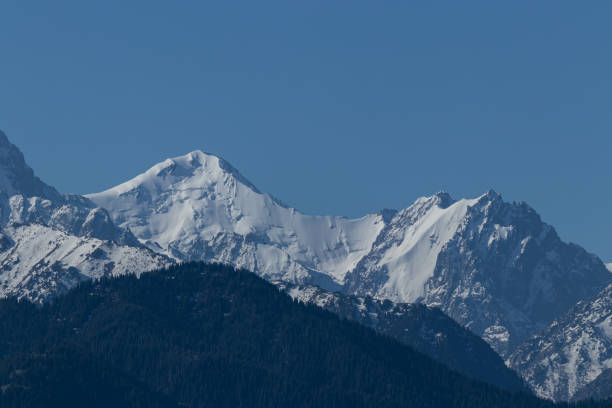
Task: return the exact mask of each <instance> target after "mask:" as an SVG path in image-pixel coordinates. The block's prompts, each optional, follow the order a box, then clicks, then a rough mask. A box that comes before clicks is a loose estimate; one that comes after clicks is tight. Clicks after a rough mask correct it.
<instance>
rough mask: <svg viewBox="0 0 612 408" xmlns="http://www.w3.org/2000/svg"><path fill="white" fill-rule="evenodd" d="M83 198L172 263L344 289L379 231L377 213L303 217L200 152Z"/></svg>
mask: <svg viewBox="0 0 612 408" xmlns="http://www.w3.org/2000/svg"><path fill="white" fill-rule="evenodd" d="M228 169H231V170H230V171H228ZM87 197H88V198H89V199H91V200H92V201H94V202H95V203H96V204H97V205H99V206H101V207H104V208H107V209H110V210H111V213H112V215H113V219H114V221H115V222H116V223H117V224H119V225H120V226H121V227H124V228H129V229H131V230H132V231H133V232H134V233H135V234H136V236H137V237H138V238H139V239H140V240H141V241H142V242H143V243H144V244H146V245H148V246H149V247H150V248H153V249H156V250H158V251H159V252H161V253H164V254H166V255H168V256H171V257H173V258H174V259H177V260H191V259H201V260H208V261H216V262H224V263H231V264H233V265H236V266H239V267H245V268H247V269H250V270H254V271H257V272H258V273H259V274H261V275H263V276H266V277H269V278H271V279H284V280H288V281H292V282H304V281H309V280H311V279H315V280H318V281H320V282H319V283H321V284H323V285H325V286H328V287H334V285H341V284H342V283H343V280H344V276H345V274H346V273H347V272H348V271H349V270H351V269H353V268H354V267H355V265H356V264H357V262H358V261H359V260H360V259H361V258H362V257H363V256H364V255H365V254H366V253H367V252H368V251H369V249H370V247H371V245H372V242H373V241H374V239H375V238H376V236H377V235H378V232H379V231H380V230H381V229H382V228H383V226H384V221H383V219H382V216H380V215H376V214H373V215H367V216H365V217H363V218H360V219H356V220H351V219H347V218H344V217H335V216H320V217H317V216H308V215H304V214H302V213H300V212H299V211H297V210H295V209H293V208H287V207H285V206H283V205H281V204H280V203H279V202H278V201H277V200H275V199H273V198H272V197H271V196H269V195H267V194H262V193H260V192H259V191H258V190H257V189H256V188H255V187H254V186H253V185H252V184H251V183H250V182H248V181H246V179H245V178H244V177H243V176H241V175H240V174H239V173H238V172H237V171H236V170H235V169H234V168H233V167H231V166H229V165H228V164H227V163H225V162H224V161H223V160H222V159H219V158H218V157H215V156H212V155H208V154H205V153H203V152H201V151H195V152H191V153H189V154H187V155H185V156H181V157H176V158H173V159H168V160H166V161H164V162H162V163H159V164H157V165H155V166H153V167H152V168H151V169H150V170H148V171H147V172H145V173H143V174H141V175H139V176H137V177H135V178H134V179H132V180H130V181H128V182H126V183H124V184H121V185H119V186H117V187H115V188H112V189H110V190H107V191H104V192H102V193H98V194H90V195H88V196H87ZM329 278H331V280H330V279H329ZM325 281H329V282H327V283H326V282H325Z"/></svg>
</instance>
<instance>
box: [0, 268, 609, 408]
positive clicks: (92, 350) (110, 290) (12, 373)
mask: <svg viewBox="0 0 612 408" xmlns="http://www.w3.org/2000/svg"><path fill="white" fill-rule="evenodd" d="M0 406H1V407H3V408H4V407H54V406H55V407H70V406H91V407H95V406H100V407H102V406H107V407H108V406H122V407H123V406H125V407H179V406H180V407H294V408H301V407H303V408H307V407H322V406H325V407H351V408H358V407H372V406H376V407H428V408H429V407H431V408H434V407H444V408H447V407H459V408H461V407H466V408H467V407H470V408H478V407H487V408H490V407H500V408H503V407H508V408H510V407H512V408H520V407H553V406H554V405H553V404H552V403H550V402H547V401H542V400H538V399H536V398H535V397H533V396H530V395H527V394H522V393H510V392H505V391H501V390H498V389H496V388H494V387H492V386H489V385H486V384H484V383H480V382H476V381H473V380H470V379H467V378H465V377H463V376H461V375H459V374H457V373H455V372H454V371H451V370H449V369H447V368H446V367H444V366H442V365H440V364H438V363H436V362H434V361H433V360H431V359H430V358H428V357H426V356H424V355H422V354H420V353H418V352H416V351H414V350H413V349H411V348H409V347H407V346H405V345H402V344H400V343H398V342H396V341H394V340H391V339H389V338H386V337H383V336H381V335H378V334H376V333H375V332H374V331H373V330H370V329H367V328H365V327H362V326H360V325H358V324H356V323H352V322H349V321H346V320H341V319H339V318H338V317H336V316H335V315H334V314H332V313H329V312H326V311H323V310H320V309H318V308H317V307H314V306H305V305H302V304H300V303H297V302H294V301H292V300H291V298H289V297H288V296H286V295H284V294H282V293H280V292H279V291H278V290H277V289H276V288H275V287H274V286H272V285H270V284H268V283H267V282H265V281H263V280H262V279H260V278H258V277H257V276H255V275H254V274H251V273H249V272H246V271H241V270H235V269H232V268H230V267H227V266H221V265H208V264H202V263H189V264H184V265H179V266H173V267H170V268H168V269H165V270H160V271H157V272H152V273H147V274H143V275H142V276H141V277H140V279H138V278H136V277H135V276H123V277H120V278H114V279H103V280H101V281H98V282H89V283H84V284H82V285H80V286H79V287H77V288H76V289H74V290H72V291H71V292H69V293H68V294H67V295H64V296H62V297H60V298H58V299H56V301H55V302H54V303H53V304H48V305H45V306H43V307H41V308H37V307H35V306H33V305H31V304H29V303H27V302H17V301H15V300H3V301H1V302H0ZM578 406H580V407H584V408H590V407H612V403H610V402H607V403H604V402H601V403H595V402H585V403H582V404H580V405H578Z"/></svg>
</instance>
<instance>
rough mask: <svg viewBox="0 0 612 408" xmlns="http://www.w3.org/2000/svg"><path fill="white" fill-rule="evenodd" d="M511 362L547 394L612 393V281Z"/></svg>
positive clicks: (559, 398) (560, 396)
mask: <svg viewBox="0 0 612 408" xmlns="http://www.w3.org/2000/svg"><path fill="white" fill-rule="evenodd" d="M508 363H509V366H510V367H512V368H514V369H515V370H516V371H517V372H519V373H520V374H521V375H522V376H523V378H525V380H527V381H528V382H529V383H530V384H531V386H532V388H533V389H534V391H536V393H537V394H538V395H540V396H542V397H545V398H549V399H553V400H556V401H562V400H569V399H584V398H588V397H598V398H606V397H609V396H610V395H612V385H611V384H612V383H611V382H609V381H608V380H609V379H610V378H611V377H610V370H611V369H612V285H609V286H608V287H607V288H605V289H604V290H602V291H601V292H600V293H599V294H598V295H597V296H595V297H594V298H593V299H591V300H590V301H584V302H580V303H578V304H577V305H576V306H575V307H574V308H572V310H570V311H569V312H568V313H567V314H566V315H565V316H563V317H561V318H559V319H557V320H555V321H554V322H553V323H552V324H551V325H550V326H548V327H547V328H546V329H545V330H543V331H542V332H540V333H539V334H537V335H536V336H533V337H532V338H530V339H529V340H528V341H526V342H525V343H524V344H522V345H521V346H520V347H519V348H518V349H517V350H516V351H514V353H512V355H511V356H510V358H509V359H508Z"/></svg>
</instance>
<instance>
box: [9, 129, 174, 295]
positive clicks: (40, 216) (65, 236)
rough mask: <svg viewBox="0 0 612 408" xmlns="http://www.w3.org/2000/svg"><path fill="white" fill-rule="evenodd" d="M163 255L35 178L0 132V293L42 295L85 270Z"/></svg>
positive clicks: (107, 269)
mask: <svg viewBox="0 0 612 408" xmlns="http://www.w3.org/2000/svg"><path fill="white" fill-rule="evenodd" d="M168 262H169V260H168V259H167V258H166V257H164V256H162V255H159V254H156V253H154V252H153V251H151V250H149V249H147V248H145V247H144V246H142V245H141V244H140V243H139V242H138V240H137V239H136V238H135V237H134V236H133V235H132V233H131V232H130V231H129V230H125V229H121V228H118V227H117V226H116V225H115V224H114V223H113V221H112V220H111V217H110V216H109V214H108V212H107V211H106V210H104V209H102V208H99V207H97V206H96V205H95V204H94V203H93V202H92V201H90V200H88V199H86V198H85V197H80V196H68V195H62V194H60V193H58V192H57V191H56V190H55V189H54V188H53V187H50V186H48V185H46V184H45V183H43V182H42V181H41V180H40V179H39V178H38V177H36V176H35V175H34V172H33V171H32V169H31V168H30V167H28V165H27V164H26V163H25V160H24V157H23V154H22V153H21V152H20V151H19V149H17V147H15V146H14V145H12V144H11V143H10V142H9V141H8V139H7V137H6V135H4V133H2V132H0V295H2V296H8V295H14V296H17V297H27V298H29V299H31V300H34V301H43V300H44V299H46V298H47V297H49V296H54V295H56V294H57V293H61V292H64V291H65V290H67V289H69V288H71V287H73V286H74V285H75V284H77V283H78V282H80V281H82V280H86V279H89V278H91V277H100V276H103V275H108V274H110V275H117V274H122V273H126V272H131V271H144V270H148V269H151V268H156V267H160V266H163V265H166V264H168Z"/></svg>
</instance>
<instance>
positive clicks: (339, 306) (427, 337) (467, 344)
mask: <svg viewBox="0 0 612 408" xmlns="http://www.w3.org/2000/svg"><path fill="white" fill-rule="evenodd" d="M272 283H273V284H274V285H276V286H277V287H278V288H280V289H281V290H283V291H284V292H286V293H287V294H288V295H289V296H291V297H292V298H293V299H295V300H298V301H300V302H302V303H305V304H312V305H317V306H319V307H321V308H323V309H325V310H329V311H330V312H333V313H335V314H337V315H339V316H341V317H342V318H345V319H349V320H353V321H356V322H358V323H361V324H363V325H364V326H367V327H371V328H372V329H374V330H376V331H378V332H379V333H382V334H385V335H387V336H389V337H393V338H394V339H397V340H399V341H400V342H402V343H404V344H408V345H409V346H411V347H413V348H414V349H415V350H418V351H420V352H421V353H423V354H426V355H428V356H429V357H431V358H433V359H434V360H436V361H439V362H441V363H443V364H444V365H446V366H448V367H450V368H452V369H453V370H455V371H457V372H459V373H461V374H464V375H466V376H467V377H470V378H475V379H478V380H480V381H483V382H487V383H489V384H492V385H495V386H497V387H499V388H503V389H507V390H510V391H523V392H525V391H527V388H526V385H525V383H523V381H522V380H521V379H520V378H519V377H518V375H517V374H516V373H515V372H514V371H512V370H511V369H509V368H508V367H506V366H505V365H504V361H503V360H502V359H501V358H500V357H499V355H498V354H497V353H495V351H493V350H492V349H491V347H489V345H488V344H487V343H486V342H485V341H484V340H482V339H481V338H480V337H478V336H476V335H475V334H473V333H472V332H470V331H469V330H467V329H466V328H464V327H462V326H460V325H459V324H457V323H456V322H455V321H454V320H453V319H451V318H450V317H448V316H446V315H445V314H444V313H442V312H441V311H440V310H438V309H432V308H429V307H427V306H425V305H422V304H418V303H393V302H391V301H390V300H378V299H373V298H370V297H357V296H347V295H342V294H340V293H338V292H329V291H326V290H323V289H321V288H319V287H317V286H310V285H292V284H288V283H285V282H281V281H276V282H272Z"/></svg>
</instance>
